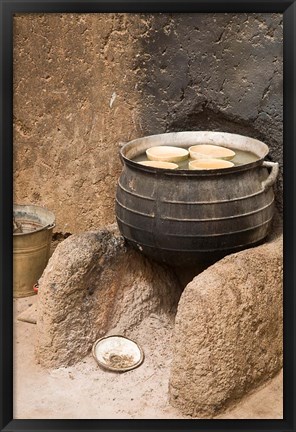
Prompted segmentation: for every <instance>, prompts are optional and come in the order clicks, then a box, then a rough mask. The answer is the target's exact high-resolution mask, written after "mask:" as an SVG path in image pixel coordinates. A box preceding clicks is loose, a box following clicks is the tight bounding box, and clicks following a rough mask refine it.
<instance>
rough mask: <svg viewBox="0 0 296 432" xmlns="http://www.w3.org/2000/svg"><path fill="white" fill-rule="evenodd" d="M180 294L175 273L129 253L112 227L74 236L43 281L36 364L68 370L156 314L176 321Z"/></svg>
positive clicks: (62, 245)
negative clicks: (100, 342)
mask: <svg viewBox="0 0 296 432" xmlns="http://www.w3.org/2000/svg"><path fill="white" fill-rule="evenodd" d="M180 293H181V288H180V284H179V282H178V280H177V279H176V277H175V276H174V274H173V273H172V272H171V271H169V270H168V269H166V268H165V267H161V266H159V265H158V264H156V263H152V262H150V261H148V260H147V259H146V258H144V257H143V256H142V255H141V254H139V253H138V252H136V251H134V250H131V249H126V247H125V245H124V240H123V238H122V237H121V236H120V235H119V234H118V233H117V231H116V230H115V229H114V226H111V227H109V228H108V229H107V228H106V229H102V230H100V231H97V232H87V233H82V234H77V235H72V236H71V237H69V238H67V239H66V240H64V241H63V242H62V243H60V244H59V245H58V246H57V248H56V250H55V252H54V253H53V255H52V257H51V258H50V260H49V263H48V265H47V267H46V269H45V271H44V273H43V275H42V277H41V279H40V281H39V290H38V308H37V346H36V355H37V359H38V361H39V362H40V364H41V365H42V366H45V367H58V366H61V365H63V366H68V365H71V364H73V363H75V362H77V361H78V360H81V358H83V357H84V356H85V355H86V354H87V353H88V352H89V350H90V349H91V347H92V345H93V343H94V342H95V340H96V339H97V338H99V337H102V336H105V335H106V334H107V333H108V331H110V330H112V332H113V334H125V333H126V332H127V331H130V330H131V329H132V328H133V327H135V326H136V325H137V324H139V323H141V322H142V321H143V319H145V318H146V317H148V316H149V315H151V314H152V313H157V314H158V315H159V316H161V315H164V316H168V317H171V319H172V320H173V317H174V314H175V312H176V307H177V303H178V300H179V297H180Z"/></svg>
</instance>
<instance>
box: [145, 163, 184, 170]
mask: <svg viewBox="0 0 296 432" xmlns="http://www.w3.org/2000/svg"><path fill="white" fill-rule="evenodd" d="M138 163H139V164H141V165H145V166H149V167H153V168H166V169H176V168H178V165H177V164H175V163H172V162H161V161H143V162H138Z"/></svg>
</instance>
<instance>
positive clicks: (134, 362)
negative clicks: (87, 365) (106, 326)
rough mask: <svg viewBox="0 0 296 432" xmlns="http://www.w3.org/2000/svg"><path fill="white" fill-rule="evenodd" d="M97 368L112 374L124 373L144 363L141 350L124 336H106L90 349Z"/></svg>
mask: <svg viewBox="0 0 296 432" xmlns="http://www.w3.org/2000/svg"><path fill="white" fill-rule="evenodd" d="M92 353H93V356H94V358H95V359H96V361H97V363H98V365H99V366H101V367H102V368H104V369H107V370H110V371H114V372H126V371H129V370H132V369H135V368H136V367H138V366H140V365H141V364H142V363H143V361H144V353H143V350H142V349H141V348H140V347H139V345H138V344H137V343H136V342H134V341H133V340H131V339H129V338H127V337H125V336H106V337H103V338H101V339H98V340H97V341H96V342H95V343H94V345H93V349H92Z"/></svg>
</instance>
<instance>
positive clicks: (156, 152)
mask: <svg viewBox="0 0 296 432" xmlns="http://www.w3.org/2000/svg"><path fill="white" fill-rule="evenodd" d="M146 155H147V158H148V159H149V160H153V161H162V162H181V161H183V160H186V159H187V158H188V156H189V152H188V150H186V149H184V148H182V147H173V146H155V147H150V148H149V149H147V150H146Z"/></svg>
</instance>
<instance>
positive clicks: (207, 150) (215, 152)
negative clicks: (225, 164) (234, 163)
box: [189, 144, 235, 160]
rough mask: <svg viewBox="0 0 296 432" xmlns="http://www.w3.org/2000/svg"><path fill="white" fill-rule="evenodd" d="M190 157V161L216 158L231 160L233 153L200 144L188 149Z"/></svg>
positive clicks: (222, 148)
mask: <svg viewBox="0 0 296 432" xmlns="http://www.w3.org/2000/svg"><path fill="white" fill-rule="evenodd" d="M189 153H190V157H191V158H192V159H204V158H215V159H216V158H217V159H226V160H230V159H233V158H234V156H235V152H234V151H233V150H230V149H229V148H226V147H221V146H216V145H210V144H200V145H196V146H192V147H189Z"/></svg>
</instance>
